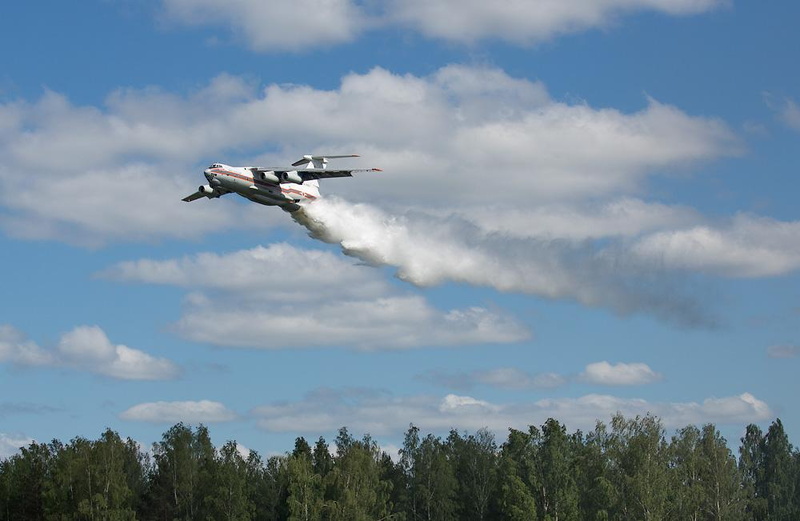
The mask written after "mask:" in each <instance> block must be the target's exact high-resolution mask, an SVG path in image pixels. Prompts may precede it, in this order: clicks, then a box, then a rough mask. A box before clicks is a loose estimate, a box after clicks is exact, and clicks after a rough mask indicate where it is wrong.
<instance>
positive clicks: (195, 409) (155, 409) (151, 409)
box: [119, 400, 237, 423]
mask: <svg viewBox="0 0 800 521" xmlns="http://www.w3.org/2000/svg"><path fill="white" fill-rule="evenodd" d="M119 417H120V418H122V419H123V420H132V421H144V422H150V423H177V422H186V423H220V422H228V421H233V420H235V419H236V418H237V414H236V413H235V412H233V411H231V410H230V409H228V408H227V407H225V406H224V405H223V404H221V403H220V402H214V401H211V400H200V401H177V402H148V403H140V404H138V405H134V406H132V407H130V408H128V409H126V410H125V411H123V412H122V413H120V415H119Z"/></svg>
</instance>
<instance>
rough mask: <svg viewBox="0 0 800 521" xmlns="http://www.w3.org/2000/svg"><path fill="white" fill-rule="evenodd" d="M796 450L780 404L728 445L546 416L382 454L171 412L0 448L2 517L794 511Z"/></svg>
mask: <svg viewBox="0 0 800 521" xmlns="http://www.w3.org/2000/svg"><path fill="white" fill-rule="evenodd" d="M799 481H800V454H798V452H797V451H795V449H794V448H793V447H792V445H791V444H790V443H789V439H788V436H787V434H786V432H785V431H784V428H783V424H782V423H781V421H780V419H776V420H775V421H774V422H772V424H771V425H770V426H769V428H768V430H767V431H766V432H763V430H762V429H761V428H759V427H758V426H756V425H749V426H748V427H747V428H746V431H745V434H744V436H743V437H742V438H741V440H740V445H739V448H738V454H734V452H733V451H732V450H731V449H730V447H729V444H728V443H727V441H726V440H725V439H724V438H723V437H722V436H721V435H720V433H719V431H718V430H717V429H716V427H715V426H714V425H712V424H708V425H704V426H702V427H701V428H698V427H696V426H692V425H690V426H687V427H685V428H683V429H679V430H677V431H676V432H675V433H674V434H673V435H670V436H669V437H668V435H667V433H666V431H665V428H664V427H663V424H662V422H661V420H660V419H659V418H657V417H654V416H651V415H647V416H644V417H638V416H637V417H636V418H627V419H626V418H624V417H623V416H621V415H617V416H615V417H613V418H612V419H611V421H610V423H609V424H605V423H602V422H598V423H597V425H596V427H595V428H594V430H592V431H591V432H585V433H584V432H581V431H576V432H574V433H568V432H567V430H566V428H565V427H564V425H562V424H561V423H559V422H558V421H557V420H554V419H548V420H547V421H546V422H545V423H544V424H543V425H541V426H540V427H535V426H531V427H529V428H528V430H515V429H509V431H508V435H507V438H506V439H505V441H503V442H502V443H498V441H497V440H496V439H495V436H494V434H493V433H492V432H490V431H489V430H487V429H480V430H478V431H477V432H475V433H467V432H458V431H456V430H452V431H450V433H449V435H448V436H447V437H446V438H442V437H437V436H434V435H432V434H427V435H423V434H422V433H420V431H419V429H418V428H417V427H415V426H414V425H410V426H409V428H408V430H407V431H406V433H405V436H404V441H403V446H402V448H401V449H400V451H399V457H395V458H394V459H393V458H392V457H390V455H389V454H387V453H386V452H385V451H383V450H381V448H380V447H379V446H378V444H377V443H376V442H375V441H374V440H373V439H372V438H371V437H370V436H369V435H365V436H363V437H362V438H360V439H359V438H355V437H353V435H351V434H350V432H349V431H348V430H347V428H345V427H343V428H342V429H340V430H339V433H338V435H337V436H336V438H335V440H333V443H332V444H329V443H328V442H327V441H326V440H325V439H324V438H322V437H320V438H319V439H318V440H316V442H314V443H313V446H312V445H311V444H310V443H309V442H308V441H307V440H306V439H305V438H302V437H299V438H297V439H296V440H295V444H294V447H293V448H292V449H291V451H287V452H286V453H285V454H283V455H280V456H271V457H269V458H262V457H261V456H259V455H258V454H257V453H256V452H255V451H250V452H249V453H248V452H246V451H240V450H239V448H238V446H237V444H236V442H234V441H229V442H227V443H225V444H224V445H223V446H222V447H214V445H213V444H212V442H211V437H210V434H209V430H208V428H207V427H205V426H203V425H200V426H197V427H193V426H187V425H184V424H182V423H179V424H177V425H174V426H173V427H171V428H170V429H169V430H167V431H166V432H165V433H164V434H163V437H162V439H161V441H159V442H156V443H154V444H153V445H152V447H151V448H150V449H149V450H147V449H143V447H141V446H140V445H139V444H138V443H136V442H135V441H133V440H131V439H130V438H128V439H122V438H121V437H120V435H119V434H118V433H116V432H114V431H112V430H110V429H108V430H106V431H105V432H103V433H102V434H101V435H100V437H99V438H98V439H96V440H88V439H85V438H80V437H78V438H74V439H73V440H71V441H69V443H62V442H61V441H58V440H53V441H52V442H50V443H36V442H33V443H31V444H30V445H28V446H27V447H23V448H21V450H20V451H19V452H18V453H16V454H14V455H12V456H11V457H9V458H6V459H5V460H3V461H1V462H0V520H2V521H6V520H9V521H11V520H14V521H19V520H25V521H27V520H31V521H34V520H79V519H80V520H84V519H85V520H134V519H140V520H154V521H155V520H165V521H167V520H170V521H171V520H215V521H216V520H229V521H232V520H241V521H245V520H253V521H255V520H264V521H267V520H269V521H273V520H274V521H278V520H280V521H283V520H288V521H316V520H319V521H323V520H324V521H343V520H348V521H367V520H369V521H389V520H395V521H419V520H426V521H431V520H437V521H438V520H441V521H446V520H465V521H473V520H474V521H478V520H510V521H522V520H541V521H576V520H637V521H639V520H682V521H684V520H712V519H713V520H759V521H761V520H786V521H789V520H797V519H800V483H799Z"/></svg>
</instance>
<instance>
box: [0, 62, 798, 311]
mask: <svg viewBox="0 0 800 521" xmlns="http://www.w3.org/2000/svg"><path fill="white" fill-rule="evenodd" d="M0 112H2V113H3V114H4V115H7V116H8V118H7V120H4V124H3V127H2V128H0V152H1V153H3V157H4V158H6V161H5V162H4V163H3V165H2V166H0V181H2V182H3V184H4V186H5V187H7V188H8V190H6V191H4V192H3V194H0V207H2V209H3V212H2V213H0V226H2V227H4V229H5V230H6V231H7V232H8V233H12V234H16V235H18V236H24V237H35V238H55V239H58V240H67V241H72V242H82V243H86V244H94V245H97V244H103V243H105V242H109V241H120V240H153V239H158V238H163V237H179V238H184V237H186V238H188V237H195V236H198V235H200V234H204V233H208V232H213V231H218V230H221V229H224V227H225V226H226V223H230V222H236V223H239V224H238V225H241V226H244V227H253V228H256V227H267V226H273V227H274V226H286V225H288V224H289V219H288V218H287V216H286V215H285V214H284V213H283V212H280V211H277V210H275V211H271V210H268V209H265V208H263V207H260V206H258V205H254V204H238V205H237V204H231V201H230V200H229V199H230V198H233V197H234V196H227V199H221V200H214V201H206V200H201V201H198V202H196V203H192V204H186V203H181V202H179V199H180V198H181V197H182V196H183V195H186V194H187V193H189V192H191V191H193V190H194V187H195V186H196V183H197V182H198V178H199V176H194V177H192V176H191V172H199V168H200V167H199V166H198V165H197V161H198V160H199V158H205V157H209V156H210V157H215V156H216V157H215V158H218V157H219V156H220V155H223V156H224V154H225V152H226V151H230V150H233V149H236V150H237V151H239V152H238V154H244V158H241V156H240V160H241V162H251V161H252V162H253V163H255V164H275V163H286V162H288V161H290V160H291V159H293V158H294V157H295V156H299V155H301V154H303V153H308V152H310V151H320V150H324V151H330V152H334V153H335V152H354V151H355V152H361V153H362V154H363V155H364V156H367V157H369V158H370V166H372V165H375V166H384V167H386V168H387V172H384V173H383V174H378V173H375V174H369V175H363V176H360V177H359V178H358V179H357V180H354V181H353V182H349V183H348V182H345V181H342V180H336V181H331V182H329V183H326V184H325V185H324V186H323V192H325V191H328V190H330V192H334V191H336V190H342V191H344V190H346V191H347V193H348V198H349V199H351V200H355V201H358V200H365V199H369V200H371V201H374V202H375V204H377V205H380V207H381V208H393V209H394V210H393V211H392V212H391V213H389V212H386V211H385V210H381V209H378V208H377V207H372V206H367V205H355V206H354V205H351V204H349V203H342V202H340V203H338V205H337V203H336V202H335V201H334V202H331V203H330V204H328V205H327V206H326V205H325V204H318V205H313V206H312V207H311V208H310V209H309V212H311V213H312V214H315V215H312V217H315V218H318V217H319V216H320V214H322V213H323V212H325V211H326V210H325V209H326V208H327V209H328V210H327V211H328V212H329V213H338V214H339V215H329V216H328V217H329V218H328V219H327V220H326V221H325V224H326V225H327V226H328V228H329V230H331V229H333V230H334V231H336V232H337V233H335V234H334V235H335V236H336V237H334V238H331V239H330V240H332V241H333V242H342V244H343V248H344V250H345V252H347V253H350V254H353V255H357V256H359V257H360V258H361V259H362V260H365V261H367V262H374V263H376V264H386V265H390V266H395V267H396V268H398V274H399V276H400V277H401V278H404V279H405V280H408V281H410V282H413V283H415V284H417V285H420V286H426V285H431V284H438V283H442V282H447V281H457V282H462V283H469V284H475V285H481V286H488V287H492V288H496V289H498V290H500V291H517V292H523V293H529V294H535V295H540V296H544V297H547V298H568V299H574V300H576V301H578V302H581V303H584V304H587V305H592V306H603V307H607V308H609V309H613V310H614V311H615V312H621V313H628V312H631V311H632V310H637V311H641V312H644V313H650V314H654V315H656V316H659V317H665V318H668V319H669V320H677V321H679V322H682V323H708V322H710V319H709V317H707V316H703V314H704V313H703V311H702V310H698V308H699V307H701V306H699V305H698V304H697V303H696V302H694V299H692V298H691V296H687V295H684V294H682V293H681V291H682V290H681V289H680V284H679V283H678V284H676V282H675V280H674V276H673V275H671V273H674V272H689V273H693V272H697V271H700V272H702V273H709V274H712V275H722V276H742V277H751V276H765V275H780V274H785V273H787V272H789V271H792V270H795V269H797V266H798V254H797V245H798V242H799V241H798V239H797V235H798V232H797V230H798V224H797V223H796V222H781V221H775V220H771V219H767V218H760V217H756V216H737V217H735V218H733V219H732V220H731V221H730V222H729V223H725V222H723V223H721V224H720V223H709V222H707V219H705V218H703V217H702V216H701V215H699V214H698V212H696V211H694V210H692V209H691V208H686V207H681V206H670V205H664V204H660V203H657V202H647V201H644V200H641V199H637V198H635V197H634V195H635V194H637V193H638V192H640V191H641V189H642V186H643V185H644V182H645V181H646V180H647V178H648V177H650V176H652V175H655V174H656V173H659V174H662V175H663V173H665V172H667V173H668V172H674V171H678V170H680V171H682V172H685V171H686V169H687V168H690V167H692V166H693V165H696V164H699V163H702V162H704V161H709V160H714V159H716V158H719V157H724V156H730V155H734V154H737V153H739V150H740V144H739V141H738V139H737V137H736V136H735V135H734V134H733V132H732V131H731V130H730V128H729V127H728V126H727V125H726V124H725V123H724V122H721V121H719V120H716V119H713V118H707V117H698V116H693V115H690V114H687V113H685V112H683V111H681V110H680V109H679V108H677V107H674V106H670V105H668V104H665V103H662V102H659V101H657V100H653V99H648V100H646V104H645V106H644V107H643V108H642V109H640V110H638V111H633V112H623V111H620V110H616V109H613V108H603V109H598V108H593V107H591V106H589V105H587V104H586V103H580V102H578V103H566V102H562V101H558V100H555V99H553V98H552V97H551V96H550V95H549V94H548V92H547V89H546V88H545V86H544V85H543V84H541V83H540V82H533V81H529V80H525V79H520V78H514V77H511V76H509V75H508V74H506V73H505V72H504V71H502V70H499V69H497V68H492V67H474V66H463V65H450V66H447V67H443V68H441V69H439V70H437V71H435V72H433V73H432V74H430V75H427V76H414V75H410V74H407V75H399V74H393V73H392V72H391V71H388V70H385V69H382V68H375V69H373V70H371V71H369V72H367V73H363V74H359V73H351V74H348V75H346V76H345V77H344V78H342V80H341V84H340V85H339V87H338V88H336V89H332V90H321V89H315V88H312V87H309V86H305V85H278V84H273V85H268V86H266V87H265V88H263V89H260V88H259V87H258V86H257V85H255V84H254V83H252V82H247V81H244V80H242V79H240V78H236V77H232V76H229V75H221V76H219V77H217V78H215V79H213V80H212V81H211V82H210V83H209V85H207V86H205V87H202V88H200V89H198V90H196V91H194V92H192V93H189V94H187V95H184V96H180V95H176V94H171V93H167V92H163V91H160V90H158V89H143V90H130V89H123V90H119V91H117V92H114V93H112V94H111V95H109V97H108V98H107V100H106V102H105V105H104V106H103V107H85V106H75V105H74V104H72V103H70V102H69V100H67V99H66V98H65V97H63V96H61V95H59V94H56V93H52V92H48V93H45V95H43V96H42V98H41V99H40V100H39V101H37V102H33V103H29V102H14V103H8V104H5V105H0ZM264 121H281V122H282V124H281V125H264V124H263V122H264ZM319 121H336V122H337V125H320V124H318V122H319ZM87 143H89V144H90V145H88V146H87V145H86V144H87ZM265 143H268V144H270V145H271V146H270V148H271V149H275V150H278V151H280V155H278V154H276V153H271V154H262V155H254V156H251V155H247V153H248V152H247V151H251V150H253V149H254V148H255V147H258V148H259V150H261V149H262V147H263V146H264V144H265ZM76 151H77V152H76ZM63 157H70V161H64V160H63ZM287 157H288V158H290V159H287ZM226 160H229V161H231V162H234V161H239V159H237V158H236V157H233V158H231V159H226ZM372 161H374V162H375V163H372ZM361 163H363V161H358V164H359V165H360V166H363V164H361ZM20 169H25V170H29V169H34V170H36V171H37V172H39V173H40V175H37V176H35V177H34V178H32V179H31V178H29V177H22V176H19V175H17V172H19V171H20ZM177 172H184V174H178V173H177ZM454 173H455V174H454ZM455 175H457V177H454V176H455ZM154 186H157V187H158V189H157V190H154V189H152V187H154ZM420 187H425V188H424V189H420ZM121 194H125V196H122V195H121ZM137 194H138V195H141V197H138V196H137ZM43 199H45V200H48V201H49V204H47V205H42V204H41V201H42V200H43ZM420 208H423V209H424V210H420ZM376 222H380V223H381V225H380V226H374V225H375V223H376ZM165 223H167V224H165ZM347 226H350V227H351V230H352V231H350V232H346V233H345V232H342V233H339V230H336V228H337V227H338V228H343V227H347ZM345 231H346V230H345ZM356 232H357V233H358V234H362V236H361V237H355V238H354V237H353V236H355V235H356ZM384 232H386V233H385V234H384ZM364 233H367V234H369V233H371V234H372V238H369V239H367V238H365V237H364V236H363V234H364ZM380 234H384V235H385V236H383V237H382V236H381V235H380ZM369 241H372V242H373V244H369ZM392 241H394V242H393V243H392ZM697 244H699V245H700V246H701V247H699V248H695V247H694V246H695V245H697ZM752 252H754V253H755V255H749V254H750V253H752ZM745 253H747V255H745ZM175 262H177V261H175ZM198 262H200V261H198ZM204 262H206V264H208V265H209V266H210V264H211V261H210V260H208V261H204ZM162 268H163V269H165V270H166V269H168V268H167V267H166V266H162ZM195 271H200V270H199V269H198V270H195ZM241 273H242V274H243V275H245V274H246V273H247V272H246V271H242V272H241ZM665 273H666V274H667V276H666V277H664V274H665ZM212 278H213V276H212Z"/></svg>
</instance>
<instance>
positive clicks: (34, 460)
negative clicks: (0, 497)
mask: <svg viewBox="0 0 800 521" xmlns="http://www.w3.org/2000/svg"><path fill="white" fill-rule="evenodd" d="M51 467H52V452H51V450H50V447H48V446H47V445H46V444H41V443H36V442H32V443H31V444H30V445H28V446H27V447H22V448H21V449H20V451H19V453H18V454H14V455H13V456H11V457H10V458H9V459H8V460H7V461H5V462H3V465H2V467H0V469H2V471H3V479H2V481H3V482H4V483H5V487H4V488H5V499H4V500H5V504H4V505H2V508H0V515H3V516H4V519H6V520H8V521H11V520H17V519H25V520H31V521H39V520H43V519H45V502H44V493H45V489H46V488H47V486H48V485H47V483H48V480H49V479H50V472H51Z"/></svg>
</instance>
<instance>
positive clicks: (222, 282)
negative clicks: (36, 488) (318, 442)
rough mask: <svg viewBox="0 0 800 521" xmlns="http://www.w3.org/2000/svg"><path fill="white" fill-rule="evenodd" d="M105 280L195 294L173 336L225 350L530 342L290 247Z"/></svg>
mask: <svg viewBox="0 0 800 521" xmlns="http://www.w3.org/2000/svg"><path fill="white" fill-rule="evenodd" d="M289 275H291V276H289ZM103 276H106V277H111V278H115V279H117V280H125V281H139V282H149V283H161V284H173V285H179V286H191V287H193V288H195V289H196V291H194V292H193V293H191V294H190V295H189V296H188V297H187V299H186V305H185V311H184V314H183V316H182V317H181V319H180V320H179V321H178V322H177V323H176V324H175V325H174V327H175V329H176V330H177V331H178V332H179V333H180V334H181V335H183V336H185V337H186V338H190V339H192V340H196V341H202V342H209V343H213V344H217V345H224V346H239V347H255V348H264V349H280V348H296V347H315V346H343V347H355V348H360V349H399V348H411V347H422V346H455V345H463V344H478V343H498V342H517V341H521V340H524V339H527V338H528V336H529V332H528V330H527V328H525V327H524V326H523V325H521V324H520V323H519V322H518V321H516V320H515V319H513V318H512V317H509V316H506V315H504V314H503V313H501V312H498V311H493V310H490V309H486V308H482V307H475V306H473V307H469V308H464V309H451V310H447V311H441V310H438V309H436V308H434V307H432V306H431V305H430V304H428V302H427V301H426V300H425V299H424V298H423V297H421V296H418V295H413V294H405V293H399V292H397V291H396V290H394V289H392V288H391V287H390V286H389V285H388V284H386V283H385V282H383V281H382V279H381V274H380V273H379V272H378V271H377V270H374V269H372V268H369V267H366V266H358V265H355V264H354V263H353V262H352V261H350V260H347V259H344V258H341V257H337V256H335V255H333V254H331V253H328V252H323V251H316V250H307V249H301V248H296V247H294V246H291V245H289V244H273V245H270V246H269V247H258V248H254V249H251V250H245V251H240V252H234V253H230V254H226V255H216V254H207V253H206V254H199V255H196V256H194V257H186V258H183V259H180V260H166V261H153V260H147V259H145V260H139V261H133V262H126V263H121V264H119V265H117V266H114V267H112V268H110V269H108V270H106V271H105V272H104V273H103ZM250 282H252V284H251V283H250ZM333 296H335V297H336V298H335V300H331V299H330V298H329V297H333Z"/></svg>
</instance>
